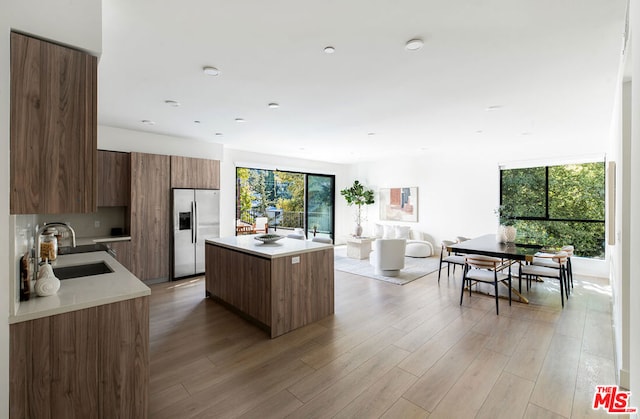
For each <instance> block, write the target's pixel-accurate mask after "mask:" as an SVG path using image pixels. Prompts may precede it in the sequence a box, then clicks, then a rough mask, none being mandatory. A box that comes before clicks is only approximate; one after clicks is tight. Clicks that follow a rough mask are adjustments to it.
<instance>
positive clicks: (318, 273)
mask: <svg viewBox="0 0 640 419" xmlns="http://www.w3.org/2000/svg"><path fill="white" fill-rule="evenodd" d="M285 240H292V239H285ZM292 241H293V242H297V243H299V242H298V241H297V240H292ZM251 246H253V245H251ZM300 247H303V245H301V246H300ZM293 249H294V247H290V248H289V249H287V251H285V252H282V254H281V255H272V256H271V257H267V256H265V255H264V254H263V255H260V250H254V249H253V247H249V249H247V248H246V244H242V245H239V246H233V245H229V244H228V243H227V245H222V244H219V243H211V242H208V243H207V244H206V247H205V255H206V256H205V272H206V274H205V287H206V293H207V295H208V296H210V297H211V298H213V299H214V300H216V301H218V302H220V303H222V304H223V305H224V306H225V307H227V308H229V309H231V310H232V311H235V312H238V313H240V314H241V315H242V316H243V317H245V318H248V319H250V320H252V321H253V322H254V323H256V324H257V325H259V326H260V327H262V328H263V329H265V330H267V332H268V333H269V335H270V336H271V337H272V338H274V337H276V336H280V335H282V334H285V333H288V332H290V331H292V330H295V329H297V328H299V327H302V326H305V325H307V324H309V323H312V322H315V321H318V320H320V319H323V318H325V317H327V316H329V315H331V314H333V312H334V306H335V304H334V301H335V300H334V273H333V247H332V246H325V247H320V248H317V249H313V250H308V249H305V251H301V252H300V253H297V252H296V251H295V250H293ZM267 254H268V253H267Z"/></svg>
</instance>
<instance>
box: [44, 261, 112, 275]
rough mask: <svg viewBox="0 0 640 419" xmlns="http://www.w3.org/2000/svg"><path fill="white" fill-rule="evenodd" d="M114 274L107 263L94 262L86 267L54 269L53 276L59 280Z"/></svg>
mask: <svg viewBox="0 0 640 419" xmlns="http://www.w3.org/2000/svg"><path fill="white" fill-rule="evenodd" d="M111 272H113V269H111V267H110V266H109V265H107V264H106V263H105V262H103V261H100V262H92V263H87V264H86V265H72V266H63V267H60V268H53V274H54V275H55V276H56V277H57V278H58V279H70V278H80V277H83V276H92V275H101V274H108V273H111Z"/></svg>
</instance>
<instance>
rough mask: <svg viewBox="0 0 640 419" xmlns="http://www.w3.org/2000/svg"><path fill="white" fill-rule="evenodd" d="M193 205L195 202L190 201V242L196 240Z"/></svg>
mask: <svg viewBox="0 0 640 419" xmlns="http://www.w3.org/2000/svg"><path fill="white" fill-rule="evenodd" d="M195 205H196V203H195V202H194V201H191V243H195V242H196V240H195V239H196V233H195V231H196V228H195V227H196V221H195V217H196V211H195Z"/></svg>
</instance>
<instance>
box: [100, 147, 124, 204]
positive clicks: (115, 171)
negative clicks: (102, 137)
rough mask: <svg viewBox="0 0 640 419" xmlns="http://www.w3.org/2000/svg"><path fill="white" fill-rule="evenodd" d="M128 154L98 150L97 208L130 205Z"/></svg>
mask: <svg viewBox="0 0 640 419" xmlns="http://www.w3.org/2000/svg"><path fill="white" fill-rule="evenodd" d="M130 171H131V157H130V156H129V153H122V152H119V151H106V150H98V170H97V173H98V179H100V183H99V184H98V206H99V207H128V206H129V204H130V203H131V174H130Z"/></svg>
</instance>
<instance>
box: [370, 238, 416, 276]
mask: <svg viewBox="0 0 640 419" xmlns="http://www.w3.org/2000/svg"><path fill="white" fill-rule="evenodd" d="M372 246H373V251H372V252H371V254H370V256H369V262H370V263H371V265H373V268H374V269H375V273H376V275H382V276H398V274H399V273H400V270H401V269H402V268H404V252H405V248H406V246H407V240H405V239H377V240H375V241H374V242H373V243H372Z"/></svg>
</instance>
